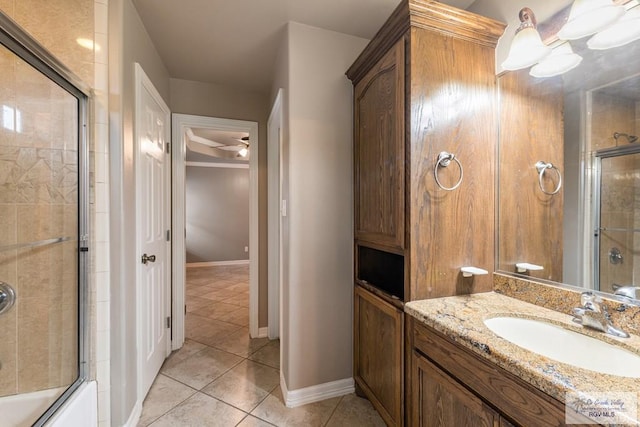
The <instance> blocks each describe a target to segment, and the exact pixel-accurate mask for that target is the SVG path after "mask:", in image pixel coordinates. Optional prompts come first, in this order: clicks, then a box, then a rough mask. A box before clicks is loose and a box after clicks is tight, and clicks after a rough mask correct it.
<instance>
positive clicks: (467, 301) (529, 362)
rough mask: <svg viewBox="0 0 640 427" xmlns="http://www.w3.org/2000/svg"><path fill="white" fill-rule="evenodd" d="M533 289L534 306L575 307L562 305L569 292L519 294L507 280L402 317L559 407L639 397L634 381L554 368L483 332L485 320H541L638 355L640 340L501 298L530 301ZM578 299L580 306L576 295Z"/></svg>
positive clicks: (422, 305)
mask: <svg viewBox="0 0 640 427" xmlns="http://www.w3.org/2000/svg"><path fill="white" fill-rule="evenodd" d="M495 276H499V275H494V277H495ZM518 282H520V281H518ZM535 285H538V286H541V288H536V289H537V290H538V291H540V293H539V298H538V300H539V301H540V302H541V303H543V304H545V305H547V306H550V305H552V303H553V302H554V301H555V302H556V303H557V304H558V305H557V306H563V307H565V308H566V307H568V305H571V304H573V302H572V300H573V298H565V301H563V297H562V295H564V294H563V292H566V291H567V290H564V289H560V288H558V289H557V290H556V289H551V288H552V287H548V286H546V285H540V284H535V283H533V282H529V283H527V285H526V286H529V288H526V287H523V288H522V289H520V288H517V287H516V286H515V284H514V283H511V282H510V281H509V280H508V278H507V277H506V276H500V277H498V278H496V291H494V292H487V293H481V294H473V295H461V296H452V297H445V298H438V299H431V300H421V301H412V302H408V303H406V304H405V312H406V313H408V314H409V315H411V316H413V317H414V318H415V319H417V320H418V321H419V322H421V323H422V324H424V325H426V326H428V327H430V328H432V329H434V330H435V331H437V332H439V333H441V334H442V335H444V336H445V337H446V338H448V339H449V340H451V341H452V342H454V343H456V344H458V345H460V346H462V347H464V348H466V349H467V350H470V351H471V352H472V353H474V354H475V355H476V356H478V359H482V360H485V361H489V362H492V363H494V364H496V365H498V366H499V367H501V368H503V369H504V370H506V371H508V372H509V373H511V374H513V375H515V376H516V377H518V378H520V379H522V380H524V381H525V382H526V383H528V384H530V385H532V386H533V387H535V388H537V389H539V390H541V391H543V392H544V393H546V394H548V395H549V396H551V397H553V398H555V399H557V400H558V401H560V402H563V403H564V402H565V396H566V393H568V392H581V393H587V394H588V393H592V392H612V391H615V392H634V393H637V392H638V380H637V379H634V378H623V377H617V376H613V375H606V374H599V373H594V372H591V371H587V370H584V369H581V368H577V367H574V366H571V365H567V364H564V363H560V362H556V361H554V360H552V359H549V358H546V357H544V356H541V355H538V354H536V353H533V352H530V351H528V350H525V349H522V348H521V347H518V346H517V345H515V344H512V343H511V342H509V341H507V340H505V339H503V338H500V337H498V336H497V335H496V334H494V333H493V332H492V331H490V330H489V328H487V327H486V326H485V324H484V322H483V321H484V320H485V319H488V318H492V317H500V316H511V317H521V318H529V319H535V320H543V321H546V322H548V323H552V324H556V325H560V326H562V327H564V328H566V329H571V330H574V331H578V332H581V333H583V334H585V335H589V336H593V337H595V338H598V339H601V340H603V341H606V342H609V343H612V344H616V345H618V346H620V347H623V348H625V349H627V350H630V351H632V352H635V353H638V354H640V337H639V336H637V335H632V336H631V337H630V338H627V339H621V338H615V337H612V336H609V335H604V334H602V333H600V332H596V331H592V330H589V329H586V328H583V327H582V326H580V325H577V324H575V323H573V322H572V321H571V316H569V315H567V314H565V313H562V312H560V311H555V310H552V309H550V308H545V307H544V306H541V305H534V304H532V303H529V302H525V301H523V300H521V299H516V298H512V297H509V296H506V295H502V294H501V292H505V293H506V292H509V293H510V294H512V295H519V296H520V297H523V298H524V297H525V296H526V297H528V298H531V296H530V295H532V294H533V292H528V291H527V289H534V287H535ZM576 293H577V294H578V303H579V292H576ZM534 299H535V298H534ZM607 303H610V302H607ZM567 304H568V305H567ZM572 307H573V306H572ZM634 309H635V308H634ZM561 311H563V310H561ZM620 326H622V325H620ZM623 328H624V327H623ZM634 332H635V331H634ZM594 375H597V380H594Z"/></svg>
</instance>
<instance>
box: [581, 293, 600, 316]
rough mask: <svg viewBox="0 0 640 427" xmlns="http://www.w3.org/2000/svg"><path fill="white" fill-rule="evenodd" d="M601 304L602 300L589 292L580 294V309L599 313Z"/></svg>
mask: <svg viewBox="0 0 640 427" xmlns="http://www.w3.org/2000/svg"><path fill="white" fill-rule="evenodd" d="M601 302H602V298H600V296H599V295H596V294H594V293H593V292H591V291H587V292H583V293H581V294H580V304H581V305H582V307H584V308H586V309H588V310H591V311H595V312H600V303H601Z"/></svg>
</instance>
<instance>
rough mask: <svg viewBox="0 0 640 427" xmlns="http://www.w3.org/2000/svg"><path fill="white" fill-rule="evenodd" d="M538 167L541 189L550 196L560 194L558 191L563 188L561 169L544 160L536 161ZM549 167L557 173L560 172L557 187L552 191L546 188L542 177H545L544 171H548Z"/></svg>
mask: <svg viewBox="0 0 640 427" xmlns="http://www.w3.org/2000/svg"><path fill="white" fill-rule="evenodd" d="M536 169H537V170H538V185H539V186H540V190H541V191H542V192H543V193H544V194H546V195H548V196H553V195H554V194H558V191H560V189H561V188H562V174H561V173H560V169H558V168H557V167H556V166H554V165H552V164H551V163H547V162H544V161H542V160H540V161H538V162H537V163H536ZM547 169H552V170H555V171H556V174H558V185H557V186H556V189H555V190H553V191H551V192H549V191H547V190H545V189H544V184H542V178H543V177H544V173H545V172H546V171H547Z"/></svg>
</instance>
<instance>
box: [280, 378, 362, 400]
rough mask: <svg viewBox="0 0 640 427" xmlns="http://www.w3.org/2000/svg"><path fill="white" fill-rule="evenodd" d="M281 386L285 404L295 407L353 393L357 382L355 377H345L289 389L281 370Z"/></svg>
mask: <svg viewBox="0 0 640 427" xmlns="http://www.w3.org/2000/svg"><path fill="white" fill-rule="evenodd" d="M280 388H281V389H282V397H283V398H284V404H285V405H286V406H287V408H295V407H298V406H302V405H306V404H307V403H313V402H320V401H321V400H326V399H331V398H332V397H339V396H344V395H345V394H350V393H353V392H354V391H355V383H354V381H353V378H345V379H342V380H337V381H331V382H328V383H324V384H318V385H314V386H311V387H305V388H301V389H298V390H291V391H289V390H288V389H287V382H286V381H285V379H284V375H283V374H282V371H280Z"/></svg>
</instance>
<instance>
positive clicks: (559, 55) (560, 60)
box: [529, 42, 582, 77]
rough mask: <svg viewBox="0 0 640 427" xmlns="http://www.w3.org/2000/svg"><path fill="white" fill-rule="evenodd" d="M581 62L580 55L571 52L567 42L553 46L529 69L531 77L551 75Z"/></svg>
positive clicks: (560, 72)
mask: <svg viewBox="0 0 640 427" xmlns="http://www.w3.org/2000/svg"><path fill="white" fill-rule="evenodd" d="M581 62H582V57H581V56H580V55H578V54H577V53H574V52H573V49H572V48H571V45H570V44H569V42H564V43H562V44H561V45H559V46H558V47H555V48H553V50H552V51H551V54H550V55H549V56H547V57H546V58H544V59H543V60H542V61H540V62H539V63H538V64H536V65H534V66H533V68H531V71H529V74H531V75H532V76H533V77H552V76H557V75H559V74H563V73H566V72H567V71H569V70H572V69H574V68H575V67H577V66H578V65H579V64H580V63H581Z"/></svg>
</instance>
